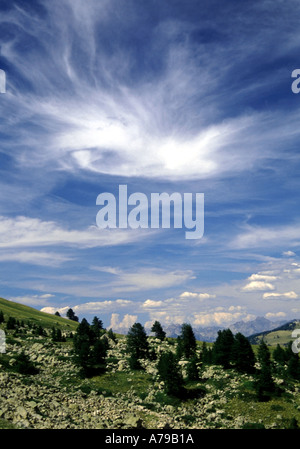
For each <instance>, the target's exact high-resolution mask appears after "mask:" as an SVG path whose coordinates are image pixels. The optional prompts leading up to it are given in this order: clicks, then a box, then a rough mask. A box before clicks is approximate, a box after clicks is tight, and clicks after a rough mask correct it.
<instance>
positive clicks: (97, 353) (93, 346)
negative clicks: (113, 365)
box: [73, 318, 107, 376]
mask: <svg viewBox="0 0 300 449" xmlns="http://www.w3.org/2000/svg"><path fill="white" fill-rule="evenodd" d="M73 346H74V352H75V358H76V361H77V364H78V365H79V366H80V368H81V372H82V374H83V375H84V376H90V375H92V374H98V373H99V372H102V371H104V369H105V357H106V353H107V347H106V345H105V342H104V341H101V340H99V339H95V334H94V332H93V330H92V329H91V326H90V325H89V323H88V322H87V320H86V319H85V318H83V319H82V321H81V323H80V324H79V325H78V327H77V330H76V333H75V336H74V338H73Z"/></svg>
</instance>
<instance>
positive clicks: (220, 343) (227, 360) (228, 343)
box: [212, 329, 234, 369]
mask: <svg viewBox="0 0 300 449" xmlns="http://www.w3.org/2000/svg"><path fill="white" fill-rule="evenodd" d="M233 344H234V336H233V333H232V331H231V330H230V329H224V330H219V331H218V337H217V339H216V341H215V343H214V346H213V354H212V356H213V363H215V364H216V365H222V366H223V367H224V368H225V369H227V368H230V366H231V362H232V357H233V353H232V351H233Z"/></svg>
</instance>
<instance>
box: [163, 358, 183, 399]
mask: <svg viewBox="0 0 300 449" xmlns="http://www.w3.org/2000/svg"><path fill="white" fill-rule="evenodd" d="M157 368H158V374H159V376H160V378H161V379H162V380H163V382H164V389H165V392H166V393H167V394H169V395H173V396H180V395H181V393H182V390H183V377H182V374H181V371H180V367H179V365H178V363H177V357H176V356H175V355H174V354H173V352H171V351H166V352H164V353H162V355H161V356H160V359H159V362H158V364H157Z"/></svg>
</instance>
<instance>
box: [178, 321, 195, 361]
mask: <svg viewBox="0 0 300 449" xmlns="http://www.w3.org/2000/svg"><path fill="white" fill-rule="evenodd" d="M196 346H197V343H196V338H195V335H194V331H193V328H192V326H191V325H190V324H187V323H184V324H183V325H182V326H181V334H180V335H179V336H178V337H177V357H178V358H179V359H180V358H181V357H184V358H185V359H189V358H190V357H193V356H194V355H195V351H196Z"/></svg>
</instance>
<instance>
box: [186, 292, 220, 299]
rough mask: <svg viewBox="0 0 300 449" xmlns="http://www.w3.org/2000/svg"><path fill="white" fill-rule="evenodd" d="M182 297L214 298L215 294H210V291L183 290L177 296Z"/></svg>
mask: <svg viewBox="0 0 300 449" xmlns="http://www.w3.org/2000/svg"><path fill="white" fill-rule="evenodd" d="M179 297H180V298H182V299H185V298H188V299H192V298H193V299H199V300H203V299H209V298H215V297H216V295H213V294H210V293H193V292H183V293H181V294H180V296H179Z"/></svg>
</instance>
